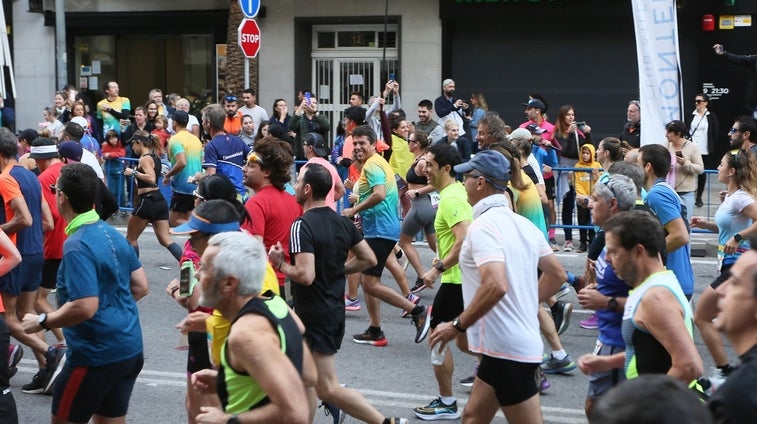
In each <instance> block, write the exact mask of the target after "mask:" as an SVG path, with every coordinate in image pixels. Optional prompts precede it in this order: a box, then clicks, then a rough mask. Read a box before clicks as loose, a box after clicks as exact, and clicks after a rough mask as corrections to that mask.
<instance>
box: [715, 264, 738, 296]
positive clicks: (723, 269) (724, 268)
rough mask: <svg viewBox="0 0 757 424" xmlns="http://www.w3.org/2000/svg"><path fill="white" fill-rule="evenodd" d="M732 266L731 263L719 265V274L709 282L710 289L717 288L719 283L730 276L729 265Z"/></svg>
mask: <svg viewBox="0 0 757 424" xmlns="http://www.w3.org/2000/svg"><path fill="white" fill-rule="evenodd" d="M732 266H733V264H732V263H730V264H728V265H721V266H720V275H718V276H717V277H716V278H715V279H714V280H712V282H711V283H710V287H712V289H713V290H714V289H717V288H718V286H719V285H721V284H723V283H725V280H727V279H728V278H730V277H731V267H732Z"/></svg>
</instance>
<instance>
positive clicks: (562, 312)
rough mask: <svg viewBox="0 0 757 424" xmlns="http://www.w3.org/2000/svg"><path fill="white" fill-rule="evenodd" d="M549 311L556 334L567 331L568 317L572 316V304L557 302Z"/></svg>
mask: <svg viewBox="0 0 757 424" xmlns="http://www.w3.org/2000/svg"><path fill="white" fill-rule="evenodd" d="M550 309H551V312H552V319H553V320H554V321H555V329H556V330H557V334H558V335H559V334H562V333H564V332H565V330H567V329H568V325H570V316H571V315H572V314H573V304H572V303H570V302H563V301H562V300H558V301H557V304H555V307H554V308H550Z"/></svg>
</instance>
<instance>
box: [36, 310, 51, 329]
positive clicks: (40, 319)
mask: <svg viewBox="0 0 757 424" xmlns="http://www.w3.org/2000/svg"><path fill="white" fill-rule="evenodd" d="M45 321H47V314H46V313H44V312H43V313H41V314H39V316H38V317H37V323H38V324H39V326H40V327H42V329H44V330H45V331H50V327H48V326H47V324H46V323H45Z"/></svg>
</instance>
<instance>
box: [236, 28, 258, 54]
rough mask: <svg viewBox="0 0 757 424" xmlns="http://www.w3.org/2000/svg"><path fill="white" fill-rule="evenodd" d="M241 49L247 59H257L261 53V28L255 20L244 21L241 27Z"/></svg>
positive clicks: (239, 35)
mask: <svg viewBox="0 0 757 424" xmlns="http://www.w3.org/2000/svg"><path fill="white" fill-rule="evenodd" d="M238 37H239V48H240V49H242V52H243V53H244V55H245V57H248V58H253V57H257V55H258V52H259V51H260V27H259V26H258V23H257V22H256V21H255V19H244V20H243V21H242V23H241V24H240V25H239V31H238Z"/></svg>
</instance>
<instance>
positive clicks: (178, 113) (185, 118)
mask: <svg viewBox="0 0 757 424" xmlns="http://www.w3.org/2000/svg"><path fill="white" fill-rule="evenodd" d="M170 118H171V120H172V121H174V122H176V123H177V124H179V125H181V126H182V127H186V126H187V124H188V123H189V114H188V113H187V112H184V111H183V110H175V111H174V112H173V113H172V114H171V116H170Z"/></svg>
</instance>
